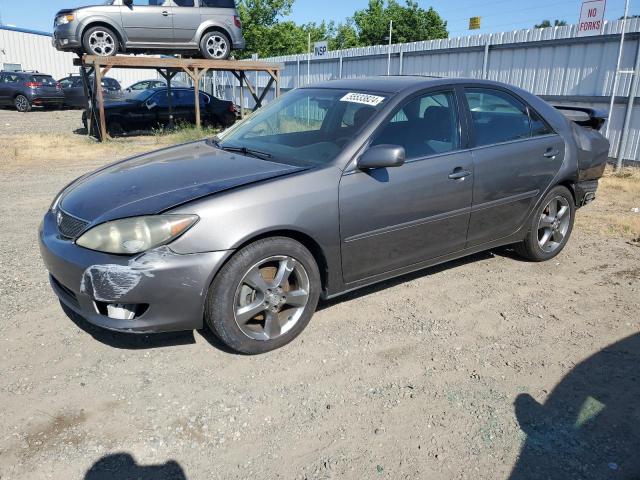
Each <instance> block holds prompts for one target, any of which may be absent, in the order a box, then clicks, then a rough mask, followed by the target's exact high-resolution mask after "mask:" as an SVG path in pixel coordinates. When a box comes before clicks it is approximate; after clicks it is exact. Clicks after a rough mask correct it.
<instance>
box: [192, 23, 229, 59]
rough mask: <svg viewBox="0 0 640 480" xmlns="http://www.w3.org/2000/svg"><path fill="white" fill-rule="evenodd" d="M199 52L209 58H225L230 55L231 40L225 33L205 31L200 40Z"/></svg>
mask: <svg viewBox="0 0 640 480" xmlns="http://www.w3.org/2000/svg"><path fill="white" fill-rule="evenodd" d="M200 53H202V56H203V57H204V58H208V59H209V60H226V59H227V58H229V56H230V55H231V40H229V37H228V35H227V34H226V33H223V32H220V31H217V30H214V31H212V32H207V33H205V34H204V35H203V36H202V39H201V40H200Z"/></svg>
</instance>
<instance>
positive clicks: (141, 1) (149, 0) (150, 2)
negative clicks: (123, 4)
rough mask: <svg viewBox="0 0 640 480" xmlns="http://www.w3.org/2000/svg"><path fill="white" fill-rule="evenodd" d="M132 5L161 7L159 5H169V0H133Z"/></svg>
mask: <svg viewBox="0 0 640 480" xmlns="http://www.w3.org/2000/svg"><path fill="white" fill-rule="evenodd" d="M133 5H137V6H140V7H144V6H147V7H148V6H152V7H161V6H167V7H168V6H170V5H171V1H170V0H133Z"/></svg>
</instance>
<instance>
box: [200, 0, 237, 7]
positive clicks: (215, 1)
mask: <svg viewBox="0 0 640 480" xmlns="http://www.w3.org/2000/svg"><path fill="white" fill-rule="evenodd" d="M201 1H202V3H201V5H202V6H203V7H209V8H236V4H235V2H234V0H201Z"/></svg>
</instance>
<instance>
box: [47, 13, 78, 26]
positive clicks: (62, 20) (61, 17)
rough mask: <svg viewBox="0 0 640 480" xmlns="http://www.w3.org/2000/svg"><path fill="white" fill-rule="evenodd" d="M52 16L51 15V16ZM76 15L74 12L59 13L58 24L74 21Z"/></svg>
mask: <svg viewBox="0 0 640 480" xmlns="http://www.w3.org/2000/svg"><path fill="white" fill-rule="evenodd" d="M49 18H51V17H49ZM74 18H75V17H74V16H73V13H67V14H65V15H58V17H57V18H56V25H65V24H67V23H69V22H73V19H74Z"/></svg>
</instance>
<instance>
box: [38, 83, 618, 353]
mask: <svg viewBox="0 0 640 480" xmlns="http://www.w3.org/2000/svg"><path fill="white" fill-rule="evenodd" d="M569 113H571V118H572V120H569V119H568V118H567V117H566V116H565V115H563V114H562V113H561V112H560V111H559V110H557V109H556V108H554V107H552V106H550V105H548V104H547V103H545V102H543V101H542V100H540V99H539V98H537V97H535V96H534V95H531V94H529V93H527V92H525V91H522V90H520V89H517V88H514V87H509V86H507V85H503V84H499V83H494V82H489V81H478V80H465V79H455V80H454V79H427V78H422V77H380V78H371V79H359V80H339V81H333V82H328V83H323V84H318V85H312V86H309V87H306V88H301V89H297V90H294V91H292V92H290V93H288V94H286V95H283V96H282V97H280V98H279V99H277V100H275V101H273V102H271V103H270V104H269V105H267V106H266V107H264V108H262V109H260V110H258V111H256V112H255V113H254V114H252V115H251V116H249V117H248V118H247V119H246V120H245V121H243V122H240V123H239V124H237V125H235V126H234V127H232V128H230V129H229V130H227V131H225V132H224V133H222V134H221V135H220V136H219V137H218V138H213V139H210V140H207V141H199V142H195V143H189V144H185V145H179V146H175V147H171V148H166V149H163V150H160V151H157V152H153V153H148V154H144V155H140V156H137V157H134V158H131V159H128V160H124V161H121V162H117V163H114V164H112V165H109V166H106V167H104V168H102V169H100V170H98V171H95V172H93V173H89V174H87V175H85V176H83V177H80V178H79V179H77V180H75V181H74V182H72V183H71V184H70V185H68V186H67V187H65V188H64V189H63V190H62V191H61V192H60V194H59V195H58V196H57V197H56V198H55V200H54V202H53V204H52V205H51V208H50V209H49V211H48V212H47V213H46V215H45V217H44V220H43V222H42V225H41V228H40V246H41V252H42V256H43V258H44V261H45V263H46V266H47V268H48V270H49V272H50V280H51V285H52V287H53V289H54V291H55V293H56V294H57V295H58V297H59V298H60V300H61V301H62V303H63V304H64V305H66V307H68V308H70V309H72V310H74V311H75V312H76V313H78V314H80V315H81V316H83V317H84V318H86V319H87V320H88V321H89V322H91V323H94V324H96V325H99V326H102V327H104V328H107V329H112V330H119V331H125V332H158V331H171V330H184V329H200V328H203V327H204V326H205V325H206V326H208V327H209V328H210V329H211V330H212V331H213V332H214V334H215V335H216V336H217V337H219V338H220V340H222V342H224V343H225V344H226V345H228V346H229V347H231V348H232V349H234V350H236V351H238V352H244V353H261V352H265V351H268V350H272V349H274V348H278V347H281V346H283V345H285V344H286V343H288V342H290V341H291V340H293V339H294V338H295V337H296V336H297V335H298V334H300V332H301V331H302V330H303V329H304V328H305V327H306V325H307V324H308V323H309V321H310V319H311V316H312V315H313V312H314V311H315V309H316V305H317V303H318V300H319V299H320V298H324V299H327V298H331V297H335V296H337V295H340V294H343V293H345V292H347V291H350V290H354V289H356V288H359V287H362V286H365V285H369V284H372V283H375V282H379V281H381V280H385V279H388V278H391V277H395V276H398V275H401V274H404V273H407V272H411V271H415V270H419V269H423V268H425V267H428V266H431V265H435V264H439V263H443V262H446V261H449V260H453V259H455V258H459V257H462V256H465V255H469V254H472V253H475V252H478V251H482V250H486V249H490V248H495V247H498V246H502V245H511V244H513V245H514V246H515V248H516V250H517V251H518V252H520V253H521V254H522V255H523V256H524V257H525V258H527V259H529V260H533V261H543V260H548V259H550V258H553V257H554V256H556V255H558V253H560V252H561V251H562V249H563V247H564V246H565V245H566V243H567V241H568V239H569V236H570V234H571V229H572V227H573V222H574V216H575V213H576V209H577V208H578V207H580V206H582V205H584V204H585V203H587V202H589V201H591V200H593V199H594V197H595V193H596V188H597V184H598V178H599V177H600V176H601V175H602V172H603V170H604V166H605V161H606V159H607V153H608V147H609V145H608V142H607V140H605V139H604V138H603V137H602V135H601V134H600V133H599V132H598V129H599V128H600V126H601V125H602V122H603V121H604V118H603V117H602V116H598V115H597V114H596V112H593V111H591V110H588V109H584V110H582V109H573V110H571V111H569Z"/></svg>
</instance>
